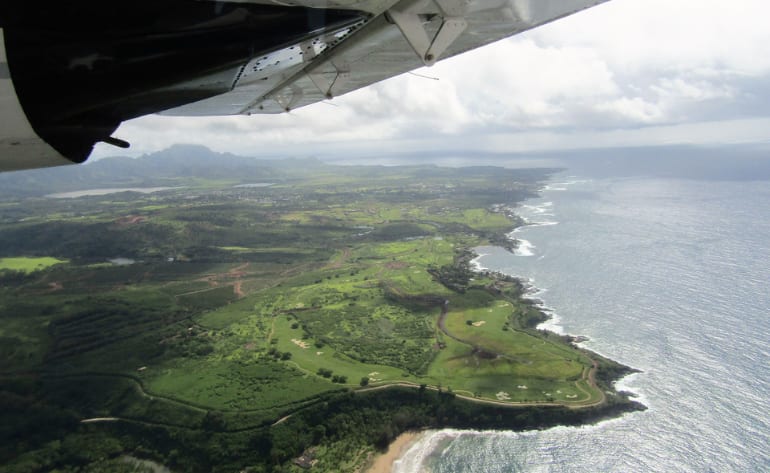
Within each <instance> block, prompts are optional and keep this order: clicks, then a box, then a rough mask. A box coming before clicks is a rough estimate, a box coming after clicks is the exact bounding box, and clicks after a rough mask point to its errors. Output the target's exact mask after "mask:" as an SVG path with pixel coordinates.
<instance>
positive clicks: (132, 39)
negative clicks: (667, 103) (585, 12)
mask: <svg viewBox="0 0 770 473" xmlns="http://www.w3.org/2000/svg"><path fill="white" fill-rule="evenodd" d="M604 1H606V0H272V1H271V0H232V1H207V0H132V1H130V2H129V1H122V0H120V1H114V2H107V1H103V0H73V1H68V2H61V1H45V0H44V1H42V2H19V1H8V2H3V5H1V6H0V29H1V30H0V33H1V34H0V116H1V117H2V122H0V123H2V124H1V125H0V171H3V170H15V169H29V168H35V167H47V166H57V165H62V164H71V163H80V162H83V161H85V160H86V159H88V156H89V155H90V153H91V150H92V148H93V145H94V144H95V143H97V142H107V143H110V144H113V145H116V146H120V147H127V146H128V143H125V142H123V141H122V140H120V139H118V138H115V137H113V136H112V134H113V133H114V131H115V130H116V129H117V127H118V126H119V125H120V123H121V122H123V121H125V120H129V119H132V118H136V117H139V116H143V115H147V114H151V113H161V114H165V115H177V116H204V115H238V114H245V115H250V114H252V113H281V112H286V111H289V110H292V109H296V108H298V107H302V106H305V105H308V104H312V103H315V102H318V101H321V100H326V99H330V98H333V97H335V96H338V95H342V94H345V93H347V92H350V91H353V90H356V89H358V88H361V87H365V86H367V85H370V84H373V83H375V82H378V81H381V80H383V79H386V78H389V77H392V76H395V75H398V74H401V73H404V72H407V71H410V70H412V69H415V68H418V67H421V66H425V65H427V66H430V65H432V64H434V63H435V62H436V61H438V60H441V59H444V58H447V57H451V56H454V55H456V54H460V53H462V52H465V51H468V50H471V49H474V48H477V47H480V46H483V45H485V44H488V43H491V42H493V41H497V40H500V39H502V38H505V37H508V36H511V35H514V34H517V33H520V32H522V31H526V30H529V29H531V28H534V27H536V26H539V25H542V24H544V23H547V22H550V21H553V20H555V19H558V18H561V17H564V16H566V15H570V14H572V13H575V12H577V11H579V10H582V9H585V8H588V7H591V6H594V5H596V4H599V3H603V2H604ZM522 73H525V74H532V73H535V74H536V73H537V71H523V72H522Z"/></svg>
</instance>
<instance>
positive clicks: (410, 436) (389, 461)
mask: <svg viewBox="0 0 770 473" xmlns="http://www.w3.org/2000/svg"><path fill="white" fill-rule="evenodd" d="M423 434H424V432H417V431H409V432H404V433H403V434H400V435H399V436H398V437H396V439H395V440H393V441H392V442H391V443H390V445H388V450H387V451H386V452H385V453H380V454H378V455H376V456H375V457H374V459H373V460H372V463H371V464H370V465H369V466H368V467H367V468H365V469H364V470H363V473H390V472H391V471H392V470H393V464H394V463H395V462H396V461H398V460H399V459H401V457H403V456H404V454H405V453H406V452H407V451H408V450H409V449H410V448H411V447H412V445H414V444H415V443H417V442H418V441H419V440H420V439H421V438H422V436H423Z"/></svg>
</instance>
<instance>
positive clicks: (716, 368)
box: [394, 174, 770, 473]
mask: <svg viewBox="0 0 770 473" xmlns="http://www.w3.org/2000/svg"><path fill="white" fill-rule="evenodd" d="M519 212H520V214H521V215H523V216H524V217H525V218H526V219H527V220H528V221H529V222H530V223H531V225H530V226H527V227H523V228H521V229H519V230H518V231H517V232H515V234H514V235H513V236H514V237H515V238H517V239H520V240H521V245H520V247H519V250H518V251H517V252H516V254H515V255H512V254H510V253H507V252H505V251H503V250H501V249H499V248H494V247H482V248H480V249H479V252H480V253H481V254H482V255H483V256H481V257H480V258H479V259H478V262H479V264H481V265H482V266H484V267H487V268H490V269H493V270H498V271H503V272H505V273H508V274H512V275H516V276H520V277H524V278H529V280H530V281H531V283H532V284H533V286H535V287H536V288H539V292H538V293H537V296H536V297H538V298H539V299H541V300H543V301H544V304H545V305H546V306H547V307H549V308H550V310H551V311H552V314H553V318H552V319H551V321H549V322H547V323H546V326H547V327H548V328H550V329H551V330H556V331H559V332H564V333H570V334H574V335H585V336H587V337H589V341H587V342H585V344H584V345H585V346H586V347H588V348H590V349H592V350H594V351H597V352H599V353H602V354H604V355H606V356H609V357H610V358H613V359H615V360H618V361H620V362H622V363H625V364H627V365H629V366H632V367H634V368H637V369H640V370H642V371H643V372H642V373H640V374H634V375H631V376H629V377H627V378H624V379H623V380H622V381H621V382H619V383H618V386H619V387H620V388H621V389H625V390H629V391H632V392H634V393H636V394H637V395H638V399H639V400H641V401H642V402H643V403H644V404H645V405H647V406H648V407H649V410H647V411H645V412H640V413H633V414H628V415H626V416H624V417H621V418H619V419H614V420H611V421H607V422H603V423H600V424H598V425H592V426H584V427H580V428H566V427H558V428H554V429H549V430H545V431H534V432H519V433H516V432H470V431H454V430H442V431H437V432H428V433H427V434H426V435H424V436H423V437H422V439H421V440H420V441H419V442H418V443H416V444H415V445H414V446H413V447H412V448H411V449H410V450H409V451H408V452H407V453H406V454H405V456H404V457H403V458H402V459H401V460H400V461H398V462H397V463H396V465H395V466H394V472H396V473H413V472H427V471H430V472H435V473H461V472H462V473H496V472H770V401H769V400H768V399H769V398H770V181H719V180H686V179H674V178H601V179H599V178H593V179H592V178H582V177H576V176H567V175H566V174H562V175H558V176H556V177H555V178H554V180H553V181H552V182H551V183H550V184H549V185H548V186H547V187H546V188H545V189H544V190H543V192H542V197H541V198H538V199H533V200H530V201H527V202H525V203H524V205H522V206H521V207H520V208H519Z"/></svg>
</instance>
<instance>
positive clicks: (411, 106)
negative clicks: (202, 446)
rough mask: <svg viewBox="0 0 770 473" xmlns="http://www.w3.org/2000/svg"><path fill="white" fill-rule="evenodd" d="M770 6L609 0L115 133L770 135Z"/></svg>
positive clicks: (446, 147)
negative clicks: (385, 72)
mask: <svg viewBox="0 0 770 473" xmlns="http://www.w3.org/2000/svg"><path fill="white" fill-rule="evenodd" d="M768 18H770V2H767V0H730V1H726V0H610V1H609V2H607V3H604V4H602V5H599V6H597V7H594V8H591V9H588V10H585V11H583V12H580V13H577V14H575V15H572V16H570V17H567V18H564V19H561V20H559V21H555V22H553V23H550V24H547V25H544V26H542V27H540V28H537V29H534V30H531V31H529V32H526V33H523V34H520V35H516V36H514V37H511V38H508V39H505V40H502V41H500V42H497V43H494V44H492V45H488V46H485V47H482V48H479V49H476V50H474V51H470V52H468V53H465V54H462V55H459V56H456V57H453V58H449V59H445V60H443V61H441V62H439V63H437V64H436V65H435V66H433V67H431V68H423V69H418V70H416V71H414V72H415V73H416V74H419V75H415V74H404V75H401V76H398V77H394V78H391V79H388V80H386V81H383V82H380V83H378V84H375V85H372V86H369V87H366V88H364V89H360V90H357V91H354V92H351V93H349V94H347V95H344V96H341V97H336V98H334V99H333V100H332V101H330V102H322V103H318V104H314V105H310V106H308V107H304V108H300V109H297V110H294V111H292V112H291V113H288V114H281V115H252V116H248V117H247V116H231V117H204V118H199V117H162V116H156V115H153V116H147V117H142V118H139V119H135V120H132V121H129V122H126V123H124V124H123V125H122V126H121V128H120V129H119V130H118V131H117V132H116V133H115V135H116V136H118V137H120V138H121V139H124V140H127V141H129V142H131V143H132V148H131V149H130V150H128V151H129V153H128V154H130V155H141V154H145V153H150V152H153V151H157V150H160V149H164V148H167V147H168V146H171V145H172V144H175V143H195V144H203V145H206V146H208V147H209V148H211V149H213V150H215V151H220V152H232V153H235V154H240V155H245V156H270V157H281V156H317V157H328V156H343V157H345V156H346V157H361V158H362V159H365V158H366V157H367V156H378V155H382V154H383V153H396V154H398V153H402V154H419V153H420V152H426V151H431V152H448V153H449V152H451V153H469V152H473V151H483V152H487V153H515V152H525V153H527V152H539V151H554V150H569V149H591V148H606V147H617V146H649V145H671V144H694V145H707V146H708V145H730V144H738V143H765V144H766V143H770V27H768V21H769V20H768ZM420 75H423V76H428V77H430V78H425V77H420ZM435 79H438V80H435ZM119 151H120V152H116V150H115V148H112V147H109V146H107V145H98V146H97V148H96V149H95V151H94V154H93V155H92V159H93V158H97V159H98V158H99V157H104V156H112V155H116V154H121V155H125V154H127V153H125V151H123V150H119Z"/></svg>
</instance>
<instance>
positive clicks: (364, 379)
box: [360, 376, 369, 386]
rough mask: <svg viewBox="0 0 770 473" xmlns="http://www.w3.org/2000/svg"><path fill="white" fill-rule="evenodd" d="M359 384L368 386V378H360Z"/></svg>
mask: <svg viewBox="0 0 770 473" xmlns="http://www.w3.org/2000/svg"><path fill="white" fill-rule="evenodd" d="M360 384H361V386H368V385H369V377H368V376H364V377H363V378H361V383H360Z"/></svg>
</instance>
